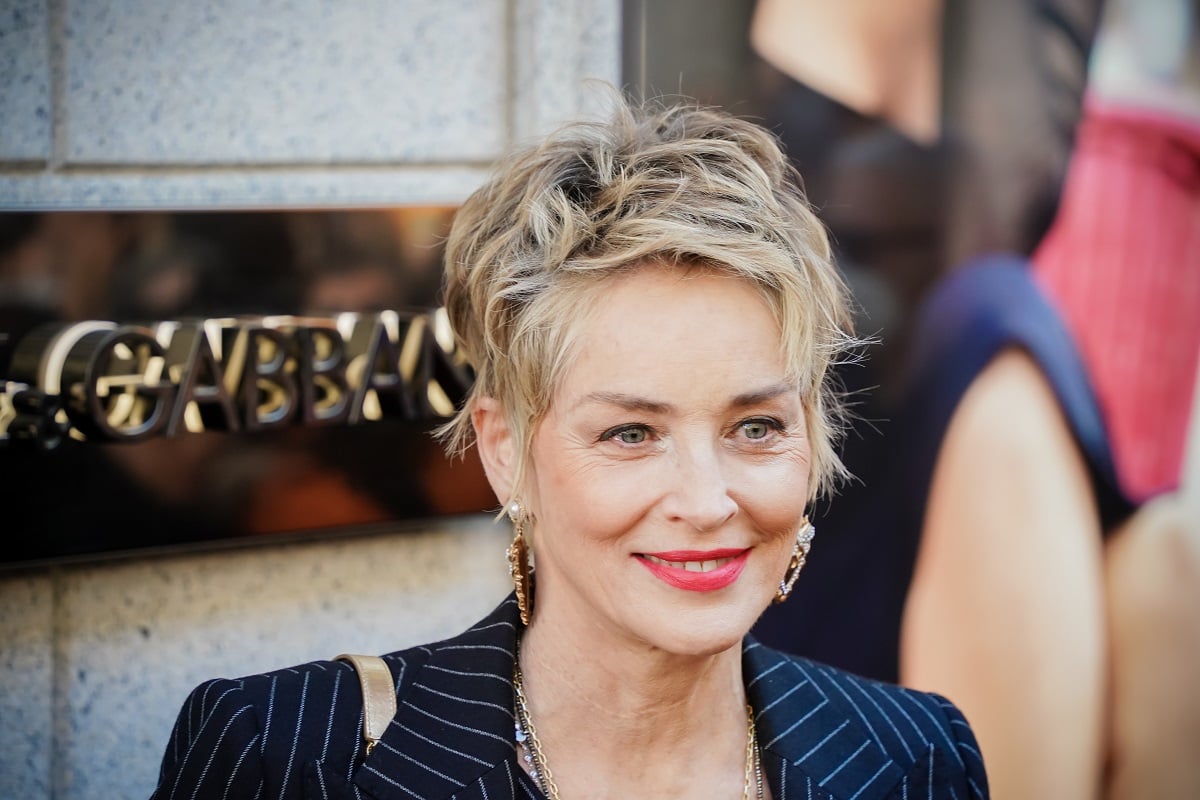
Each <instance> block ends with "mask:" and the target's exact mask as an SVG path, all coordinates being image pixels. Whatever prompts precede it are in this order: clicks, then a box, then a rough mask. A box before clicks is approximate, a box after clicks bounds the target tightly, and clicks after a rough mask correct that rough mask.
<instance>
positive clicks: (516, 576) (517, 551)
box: [506, 500, 533, 625]
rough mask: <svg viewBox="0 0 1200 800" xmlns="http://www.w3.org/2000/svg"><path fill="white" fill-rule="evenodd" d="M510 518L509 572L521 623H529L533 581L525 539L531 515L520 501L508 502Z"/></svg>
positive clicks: (527, 544) (531, 613)
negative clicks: (511, 534) (526, 526)
mask: <svg viewBox="0 0 1200 800" xmlns="http://www.w3.org/2000/svg"><path fill="white" fill-rule="evenodd" d="M508 518H509V519H510V520H512V524H513V540H512V544H510V545H509V546H508V551H507V553H506V555H507V556H508V574H509V576H510V577H511V578H512V581H513V586H514V587H515V589H516V593H517V609H518V610H519V611H520V612H521V624H522V625H529V619H530V617H532V616H533V583H532V581H531V580H530V572H529V543H528V542H526V541H525V523H526V522H527V521H528V519H529V515H528V514H527V513H526V512H525V509H523V508H521V504H520V502H518V501H516V500H513V501H512V502H511V503H509V504H508Z"/></svg>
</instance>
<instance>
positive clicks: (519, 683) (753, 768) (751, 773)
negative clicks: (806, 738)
mask: <svg viewBox="0 0 1200 800" xmlns="http://www.w3.org/2000/svg"><path fill="white" fill-rule="evenodd" d="M513 694H514V695H515V697H516V703H515V706H516V712H517V714H516V720H515V728H516V738H517V747H518V748H520V749H522V750H524V751H525V754H524V755H523V756H522V758H523V759H524V761H525V764H526V766H527V767H528V769H529V774H530V775H531V776H532V777H533V782H534V783H536V784H537V786H538V788H539V789H541V791H542V794H544V795H545V796H546V797H547V798H548V800H559V796H558V785H557V784H556V783H555V782H554V774H553V773H551V772H550V767H549V765H548V764H547V763H546V753H545V751H544V750H543V749H542V743H541V741H539V740H538V735H537V728H535V727H534V726H533V719H532V718H531V717H530V715H529V704H528V703H527V702H526V700H525V681H524V678H523V676H522V675H521V657H520V646H519V645H518V648H517V657H516V659H515V660H514V663H513ZM752 798H753V799H754V800H763V779H762V756H761V754H760V753H759V750H758V737H757V735H756V734H755V730H754V709H753V708H751V707H750V706H749V705H747V706H746V775H745V779H744V780H743V782H742V800H752Z"/></svg>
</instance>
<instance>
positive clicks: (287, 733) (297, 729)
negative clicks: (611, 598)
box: [153, 601, 515, 800]
mask: <svg viewBox="0 0 1200 800" xmlns="http://www.w3.org/2000/svg"><path fill="white" fill-rule="evenodd" d="M510 604H511V603H509V602H508V601H506V603H502V604H501V605H500V607H498V608H497V609H496V610H495V611H493V612H492V614H491V615H489V616H488V617H487V618H485V619H484V620H482V621H481V622H479V623H478V624H476V625H475V626H473V627H472V628H470V629H469V630H467V631H465V632H464V633H462V634H459V635H457V636H454V637H452V638H449V639H445V640H442V641H440V642H433V643H430V644H421V645H417V646H414V647H410V648H407V649H403V650H397V651H394V652H391V653H387V654H385V655H383V656H381V658H382V659H383V661H384V663H385V664H386V665H387V667H388V669H389V671H390V672H391V675H392V680H393V682H394V684H395V686H396V694H397V699H398V702H399V703H400V704H401V705H405V704H406V703H407V704H408V705H409V706H414V707H416V708H417V709H418V711H417V712H414V713H420V709H421V708H422V707H423V705H424V704H426V703H427V702H428V701H429V700H430V699H431V698H432V699H434V700H439V699H443V700H444V698H445V696H457V695H463V696H467V695H468V694H469V692H471V691H479V685H480V684H479V681H480V675H481V672H480V670H481V669H482V667H481V666H480V665H481V664H483V665H486V667H487V670H488V672H487V674H484V675H482V678H483V679H494V678H495V677H496V676H501V675H507V674H510V673H511V670H512V655H511V653H512V647H513V646H512V640H513V639H514V637H515V633H514V628H513V623H512V621H511V619H509V617H511V616H512V613H510V609H509V608H508V606H509V605H510ZM493 662H494V663H493ZM492 682H495V681H494V680H485V681H484V683H492ZM362 714H363V695H362V688H361V685H360V683H359V680H358V676H357V673H356V671H355V669H354V667H353V666H352V665H351V664H349V663H348V662H345V661H338V660H318V661H310V662H307V663H304V664H296V665H294V666H290V667H285V668H283V669H278V670H274V671H271V672H262V673H256V674H251V675H244V676H242V677H239V678H214V679H211V680H207V681H205V682H203V683H201V684H200V685H199V686H197V687H196V688H195V689H193V690H192V692H191V694H190V695H189V696H188V697H187V699H186V700H185V701H184V703H183V706H182V708H181V709H180V712H179V715H178V718H177V720H176V723H175V727H174V729H173V730H172V732H171V735H170V738H169V739H168V741H167V745H166V748H165V752H164V755H163V762H162V767H161V770H160V773H159V785H158V788H157V789H156V791H155V794H154V796H153V797H154V799H155V800H160V799H161V800H166V798H173V797H177V796H189V797H191V796H197V797H206V796H209V795H208V794H206V792H213V793H214V794H213V796H218V797H229V798H237V797H255V796H258V794H259V792H262V791H269V792H270V793H271V794H272V795H275V796H281V797H299V796H304V795H303V794H302V790H303V787H305V786H307V785H311V786H315V787H319V788H320V791H317V792H315V794H314V796H322V795H323V793H325V792H326V791H327V790H328V789H330V788H331V787H334V786H337V785H339V784H345V783H348V782H349V781H350V779H351V775H353V773H354V771H355V770H356V769H357V767H359V766H361V765H362V763H363V761H364V759H365V756H366V753H365V747H364V741H363V736H362ZM385 741H386V739H385ZM195 792H198V794H194V793H195ZM310 793H311V792H310ZM335 794H336V792H335Z"/></svg>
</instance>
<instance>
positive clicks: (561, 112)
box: [513, 0, 621, 142]
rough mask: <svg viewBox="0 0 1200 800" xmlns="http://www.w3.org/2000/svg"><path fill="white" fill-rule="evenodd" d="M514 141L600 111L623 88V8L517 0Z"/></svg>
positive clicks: (596, 1) (600, 1)
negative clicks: (610, 90) (612, 89)
mask: <svg viewBox="0 0 1200 800" xmlns="http://www.w3.org/2000/svg"><path fill="white" fill-rule="evenodd" d="M514 36H515V44H514V47H515V56H516V58H515V62H516V63H515V70H514V71H515V74H514V97H515V100H514V105H515V107H516V108H517V112H518V113H517V114H516V116H515V117H514V120H513V138H514V140H515V141H517V142H521V141H525V140H529V139H531V138H535V137H537V136H539V135H542V134H544V133H546V132H547V131H549V130H550V129H552V128H554V127H555V126H557V125H559V124H561V123H562V122H563V121H564V120H568V119H573V118H576V117H579V116H587V115H590V114H595V113H597V112H598V111H599V110H600V109H602V108H603V104H604V100H605V87H604V84H605V83H607V84H611V85H613V86H616V85H619V84H620V75H621V63H620V60H621V16H620V4H619V3H614V2H611V0H575V1H574V2H569V3H565V2H562V1H561V0H516V25H515V33H514Z"/></svg>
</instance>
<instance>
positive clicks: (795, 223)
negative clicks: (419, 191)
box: [439, 93, 859, 501]
mask: <svg viewBox="0 0 1200 800" xmlns="http://www.w3.org/2000/svg"><path fill="white" fill-rule="evenodd" d="M614 94H615V93H614ZM612 105H613V108H612V109H611V112H610V113H609V115H608V117H607V118H606V119H604V120H603V121H581V122H576V123H572V124H570V125H567V126H565V127H563V128H560V129H559V130H558V131H556V132H555V133H553V134H551V135H550V136H548V137H547V138H546V139H544V140H543V141H541V142H540V143H538V144H536V145H533V146H530V147H527V148H526V149H524V150H521V151H519V152H517V153H515V154H514V155H512V156H511V157H509V158H506V159H505V160H504V161H502V162H501V164H500V166H499V168H498V170H497V171H496V172H495V174H494V175H493V176H492V178H491V179H490V180H489V181H488V182H487V183H486V184H484V185H483V186H482V187H481V188H480V189H478V190H477V191H476V192H475V193H474V194H472V195H471V196H470V197H469V198H468V199H467V201H466V202H465V203H464V204H463V206H462V207H461V208H460V209H459V211H458V212H457V214H456V216H455V219H454V223H453V225H452V227H451V231H450V234H449V237H448V240H447V244H446V253H445V267H446V272H445V286H444V290H445V304H446V309H447V312H448V314H449V318H450V322H451V325H452V327H453V328H454V331H455V336H456V339H457V343H458V346H459V348H461V351H462V352H463V354H464V355H465V356H466V358H467V360H468V361H469V362H470V364H471V365H472V367H473V368H474V370H475V375H476V377H475V384H474V386H473V388H472V390H471V392H470V394H469V395H468V397H467V399H466V402H465V403H464V404H463V407H462V408H461V409H460V410H459V412H458V414H457V416H455V417H454V419H452V420H451V421H450V422H449V423H447V424H446V425H445V426H443V428H442V429H441V430H440V431H439V434H440V436H441V437H442V438H443V440H444V441H445V442H446V445H447V447H448V449H449V450H450V451H451V452H452V453H457V452H461V451H463V450H465V449H466V448H467V447H469V446H470V444H471V443H472V441H473V429H472V425H471V414H472V412H473V410H474V408H475V406H476V403H477V402H478V399H479V398H480V397H494V398H496V399H497V401H498V402H499V404H500V406H501V407H502V409H503V411H504V413H505V414H506V416H507V420H508V423H509V425H510V427H511V430H512V433H513V436H514V439H515V441H516V443H517V454H516V456H517V462H516V469H515V474H514V482H513V495H514V496H519V494H520V491H521V489H522V487H523V481H524V476H525V471H526V464H527V460H528V453H529V449H530V442H531V439H532V436H533V431H534V428H535V427H536V425H537V422H538V421H539V420H540V419H541V418H542V416H543V415H544V414H545V413H546V411H547V410H548V409H549V407H550V402H551V398H552V397H553V394H554V391H555V389H556V388H557V386H558V384H559V380H560V378H561V376H562V375H563V372H564V370H565V368H566V367H567V365H568V364H569V363H570V361H571V354H572V352H573V346H574V334H575V331H576V329H577V326H576V325H575V324H574V322H575V321H576V320H578V319H579V318H580V317H581V315H582V314H584V313H586V309H588V308H590V307H593V306H594V305H595V304H594V302H593V301H594V300H595V299H596V298H597V297H598V294H599V293H600V292H603V291H604V288H605V285H606V283H607V282H608V281H609V280H610V279H611V278H613V277H615V276H618V275H621V274H624V273H627V272H629V271H631V270H636V269H643V268H647V267H658V268H661V267H662V266H664V265H665V266H668V267H679V268H685V269H696V268H699V269H708V270H714V271H717V272H720V273H722V274H726V275H730V276H733V277H735V278H739V279H741V280H744V281H746V282H747V283H748V284H750V285H752V286H754V287H755V288H756V289H757V290H758V291H759V292H760V294H761V295H762V297H763V298H764V299H765V300H766V302H767V304H768V305H769V307H770V309H771V311H772V313H773V314H774V315H775V318H776V321H777V322H778V324H779V327H780V330H781V332H782V337H781V341H780V348H781V353H782V356H783V360H784V364H785V365H786V368H787V370H788V377H789V379H791V380H795V381H796V382H797V384H798V386H799V387H800V393H801V402H802V405H803V407H804V410H805V416H806V419H807V425H808V434H809V439H810V444H811V449H812V469H811V472H810V479H809V487H808V490H809V497H810V499H811V498H813V497H815V496H817V495H818V494H820V493H821V492H823V491H828V490H829V489H831V488H832V486H833V484H834V483H835V482H836V479H837V478H838V477H841V476H843V475H844V474H845V470H844V468H843V467H842V465H841V462H840V460H839V459H838V457H837V453H836V450H835V443H836V439H837V436H838V435H839V434H840V432H841V427H842V414H843V411H842V405H841V403H840V401H839V398H838V396H837V393H836V392H835V391H834V389H833V387H832V386H831V374H830V367H831V365H833V364H834V363H836V362H837V361H838V360H839V359H840V358H843V357H845V356H846V355H847V354H849V353H852V352H854V351H855V349H856V347H857V345H858V343H859V342H858V340H857V339H855V337H854V334H853V326H852V322H851V313H850V309H849V304H848V297H847V292H846V289H845V286H844V284H843V283H842V280H841V277H840V275H839V273H838V271H837V269H836V267H835V266H834V264H833V260H832V256H831V253H830V246H829V240H828V236H827V235H826V232H825V228H824V226H823V225H822V224H821V222H820V221H819V220H818V219H817V217H816V215H815V214H814V213H813V211H812V209H811V208H810V206H809V204H808V201H807V200H806V198H805V196H804V192H803V189H802V183H801V180H800V176H799V175H798V174H797V172H796V170H795V169H794V168H793V167H792V166H791V164H790V163H789V162H788V161H787V159H786V157H785V156H784V154H783V152H782V151H781V149H780V147H779V144H778V141H777V140H776V139H775V137H774V136H773V135H772V134H770V133H769V132H767V131H766V130H764V129H763V128H761V127H759V126H758V125H756V124H754V123H752V122H748V121H746V120H742V119H738V118H736V117H733V116H730V115H728V114H725V113H723V112H719V111H715V110H711V109H705V108H699V107H695V106H691V105H673V106H662V105H658V104H655V103H647V104H645V105H641V106H634V105H631V104H629V103H628V102H626V101H625V100H623V99H620V98H616V97H614V99H613V103H612ZM507 499H508V498H501V500H502V501H507Z"/></svg>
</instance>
